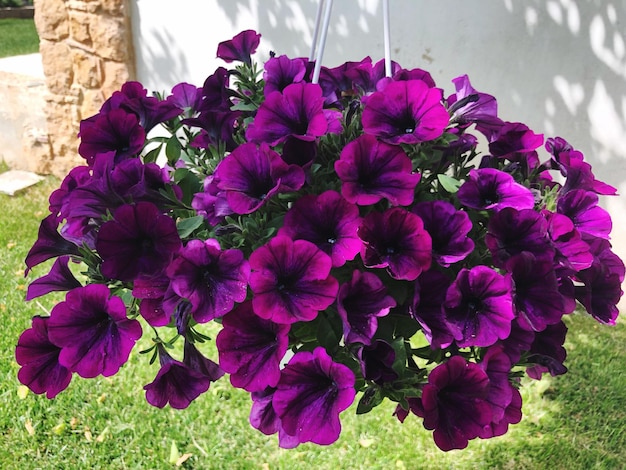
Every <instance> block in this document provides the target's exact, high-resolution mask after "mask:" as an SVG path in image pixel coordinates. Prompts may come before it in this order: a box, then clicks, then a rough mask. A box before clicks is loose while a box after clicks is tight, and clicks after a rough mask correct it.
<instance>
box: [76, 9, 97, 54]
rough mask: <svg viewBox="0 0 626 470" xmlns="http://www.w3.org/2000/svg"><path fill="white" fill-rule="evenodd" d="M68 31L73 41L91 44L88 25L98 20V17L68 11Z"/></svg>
mask: <svg viewBox="0 0 626 470" xmlns="http://www.w3.org/2000/svg"><path fill="white" fill-rule="evenodd" d="M69 17H70V33H71V36H72V39H73V40H74V41H77V42H80V43H83V44H85V45H88V46H91V44H92V41H91V33H90V32H89V29H90V25H91V24H92V23H93V22H95V21H98V17H97V16H94V15H90V14H87V13H84V12H79V11H71V12H70V15H69Z"/></svg>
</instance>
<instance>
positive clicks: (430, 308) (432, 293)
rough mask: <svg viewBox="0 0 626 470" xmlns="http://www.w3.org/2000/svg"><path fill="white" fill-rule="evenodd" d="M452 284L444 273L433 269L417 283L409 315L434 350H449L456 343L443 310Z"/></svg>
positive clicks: (420, 277) (422, 275)
mask: <svg viewBox="0 0 626 470" xmlns="http://www.w3.org/2000/svg"><path fill="white" fill-rule="evenodd" d="M450 284H451V282H450V280H449V279H448V277H447V276H446V275H445V274H444V273H442V272H441V271H435V270H433V269H429V270H428V271H425V272H423V273H422V274H420V276H419V277H418V278H417V280H416V281H415V289H414V293H413V302H412V304H411V305H410V306H409V314H410V315H411V317H412V318H413V319H414V320H416V321H417V322H418V323H419V324H420V326H421V327H422V332H423V333H424V337H425V338H426V340H427V341H428V342H429V343H430V346H431V348H432V349H437V348H447V347H448V346H450V345H451V344H452V342H453V341H454V335H453V334H452V332H451V331H450V329H449V328H448V323H447V322H446V321H445V317H444V314H443V309H442V305H443V302H444V301H445V299H446V292H447V291H448V288H449V287H450Z"/></svg>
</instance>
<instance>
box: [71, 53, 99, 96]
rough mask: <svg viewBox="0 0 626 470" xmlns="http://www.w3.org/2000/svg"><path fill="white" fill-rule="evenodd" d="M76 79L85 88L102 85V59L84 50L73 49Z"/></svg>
mask: <svg viewBox="0 0 626 470" xmlns="http://www.w3.org/2000/svg"><path fill="white" fill-rule="evenodd" d="M72 57H73V62H74V77H75V81H76V82H77V83H78V84H79V85H81V86H83V87H85V88H98V87H100V85H102V68H101V66H100V62H101V61H100V59H99V58H98V57H97V56H94V55H93V54H90V53H88V52H85V51H83V50H79V49H74V50H73V51H72Z"/></svg>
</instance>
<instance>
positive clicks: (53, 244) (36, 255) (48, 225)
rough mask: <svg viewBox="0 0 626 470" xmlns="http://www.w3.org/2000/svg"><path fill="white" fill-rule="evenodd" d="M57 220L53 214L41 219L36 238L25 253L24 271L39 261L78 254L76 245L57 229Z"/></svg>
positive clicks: (27, 270)
mask: <svg viewBox="0 0 626 470" xmlns="http://www.w3.org/2000/svg"><path fill="white" fill-rule="evenodd" d="M58 226H59V221H58V219H57V218H56V216H55V215H54V214H50V215H49V216H48V217H46V218H45V219H43V220H42V221H41V224H40V225H39V232H38V233H37V240H35V243H34V244H33V246H32V247H31V249H30V250H29V252H28V254H27V255H26V260H25V263H26V272H25V274H28V273H29V271H30V270H31V269H32V268H34V267H35V266H37V265H38V264H39V263H43V262H44V261H46V260H48V259H50V258H55V257H57V256H62V255H78V254H79V253H80V252H79V250H78V246H76V245H75V244H74V243H72V242H70V241H68V240H66V239H65V238H64V237H63V236H62V235H61V234H60V233H59V232H58V231H57V228H58Z"/></svg>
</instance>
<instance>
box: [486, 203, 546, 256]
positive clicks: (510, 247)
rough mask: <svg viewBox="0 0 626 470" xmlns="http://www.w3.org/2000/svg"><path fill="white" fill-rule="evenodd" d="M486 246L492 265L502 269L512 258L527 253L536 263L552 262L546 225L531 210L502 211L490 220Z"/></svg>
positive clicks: (510, 208)
mask: <svg viewBox="0 0 626 470" xmlns="http://www.w3.org/2000/svg"><path fill="white" fill-rule="evenodd" d="M485 243H486V245H487V248H489V251H490V252H491V256H493V264H494V265H495V266H497V267H499V268H503V267H504V265H505V264H506V261H507V260H508V259H509V258H511V257H512V256H514V255H517V254H519V253H521V252H523V251H528V252H530V253H532V254H533V255H535V257H536V258H537V259H539V260H548V261H552V260H553V259H554V253H555V251H554V247H553V246H552V243H551V242H550V238H549V237H548V222H547V221H546V219H545V218H543V217H542V216H541V214H538V213H537V212H535V211H534V210H532V209H524V210H521V211H518V210H516V209H513V208H512V207H505V208H504V209H502V210H501V211H499V212H497V213H495V214H494V215H492V216H491V218H490V219H489V225H488V232H487V234H486V235H485Z"/></svg>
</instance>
